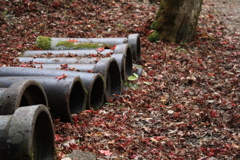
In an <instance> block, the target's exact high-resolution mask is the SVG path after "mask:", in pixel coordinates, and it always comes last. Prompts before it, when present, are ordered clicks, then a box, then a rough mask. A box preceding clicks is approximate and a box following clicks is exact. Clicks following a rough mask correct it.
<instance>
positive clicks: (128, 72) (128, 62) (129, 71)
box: [125, 47, 133, 77]
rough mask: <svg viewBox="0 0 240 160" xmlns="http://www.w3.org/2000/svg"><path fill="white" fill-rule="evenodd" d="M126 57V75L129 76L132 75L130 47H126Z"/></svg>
mask: <svg viewBox="0 0 240 160" xmlns="http://www.w3.org/2000/svg"><path fill="white" fill-rule="evenodd" d="M126 55H127V58H126V62H125V65H126V67H125V68H126V75H127V77H128V76H131V75H132V68H133V62H132V51H131V48H129V47H128V48H127V52H126Z"/></svg>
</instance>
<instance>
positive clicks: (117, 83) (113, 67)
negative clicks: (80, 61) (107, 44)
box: [94, 57, 122, 99]
mask: <svg viewBox="0 0 240 160" xmlns="http://www.w3.org/2000/svg"><path fill="white" fill-rule="evenodd" d="M94 72H96V73H97V72H99V73H101V74H102V75H103V77H104V78H105V81H106V93H105V96H106V99H108V98H110V97H114V95H119V94H121V89H122V79H121V73H120V69H119V67H118V63H117V60H116V59H115V58H113V57H111V58H104V59H101V60H100V61H98V63H97V64H96V66H95V67H94Z"/></svg>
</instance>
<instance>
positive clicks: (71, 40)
mask: <svg viewBox="0 0 240 160" xmlns="http://www.w3.org/2000/svg"><path fill="white" fill-rule="evenodd" d="M67 41H68V42H78V41H77V40H76V39H68V40H67Z"/></svg>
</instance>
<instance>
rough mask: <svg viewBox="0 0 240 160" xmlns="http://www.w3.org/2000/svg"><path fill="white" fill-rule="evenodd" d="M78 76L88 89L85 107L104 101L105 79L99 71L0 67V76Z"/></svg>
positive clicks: (93, 106)
mask: <svg viewBox="0 0 240 160" xmlns="http://www.w3.org/2000/svg"><path fill="white" fill-rule="evenodd" d="M63 74H65V75H66V76H70V77H71V76H73V77H76V76H79V77H80V78H81V80H82V81H83V83H84V87H85V88H86V89H87V91H88V97H87V98H88V99H87V108H90V107H92V108H97V107H99V106H101V105H102V104H103V102H104V93H105V81H104V78H103V76H102V75H101V74H99V73H84V72H73V71H63V70H54V69H39V68H25V67H0V77H1V76H2V77H5V76H54V77H56V76H61V75H63Z"/></svg>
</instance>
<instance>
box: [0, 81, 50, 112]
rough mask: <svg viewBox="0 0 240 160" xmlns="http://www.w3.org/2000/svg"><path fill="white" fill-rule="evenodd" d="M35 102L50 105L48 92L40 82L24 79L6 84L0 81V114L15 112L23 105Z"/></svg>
mask: <svg viewBox="0 0 240 160" xmlns="http://www.w3.org/2000/svg"><path fill="white" fill-rule="evenodd" d="M2 78H3V77H1V78H0V80H2ZM35 104H44V105H45V106H48V100H47V96H46V93H45V91H44V89H43V87H42V86H41V84H40V83H38V82H36V81H34V80H22V81H18V82H15V83H12V84H9V85H7V86H6V85H4V84H2V83H1V82H0V115H9V114H13V113H14V111H15V110H16V109H17V108H19V107H21V106H28V105H35Z"/></svg>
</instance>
